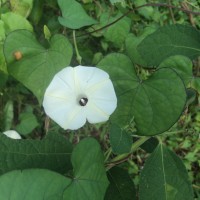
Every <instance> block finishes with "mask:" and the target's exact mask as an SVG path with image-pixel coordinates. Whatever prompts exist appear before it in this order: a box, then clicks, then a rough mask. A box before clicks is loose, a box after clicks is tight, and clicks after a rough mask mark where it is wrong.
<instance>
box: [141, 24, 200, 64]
mask: <svg viewBox="0 0 200 200" xmlns="http://www.w3.org/2000/svg"><path fill="white" fill-rule="evenodd" d="M138 51H139V53H140V55H141V57H142V58H143V59H144V60H145V62H146V63H148V65H149V66H151V65H153V66H158V65H159V64H160V63H161V62H162V61H163V60H165V59H166V58H168V57H169V56H174V55H183V56H186V57H189V58H190V59H195V58H196V57H197V56H199V55H200V32H199V31H198V30H197V29H195V28H193V27H190V26H184V25H169V26H164V27H161V28H159V29H158V30H157V31H155V32H154V33H153V34H151V35H149V36H147V37H146V38H145V39H144V40H143V41H142V42H141V43H140V45H139V46H138Z"/></svg>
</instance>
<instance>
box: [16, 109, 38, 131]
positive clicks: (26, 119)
mask: <svg viewBox="0 0 200 200" xmlns="http://www.w3.org/2000/svg"><path fill="white" fill-rule="evenodd" d="M19 120H20V123H19V124H18V125H17V126H16V128H15V129H16V131H17V132H18V133H20V134H21V135H26V134H29V133H31V132H32V131H33V130H34V129H35V128H36V127H37V126H38V125H39V123H38V121H37V118H36V116H35V115H34V113H33V109H32V108H31V107H27V108H26V110H25V111H24V112H22V113H20V115H19Z"/></svg>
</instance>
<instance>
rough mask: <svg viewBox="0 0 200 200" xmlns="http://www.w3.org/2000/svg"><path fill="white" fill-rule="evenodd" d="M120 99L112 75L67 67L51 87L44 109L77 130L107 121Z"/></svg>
mask: <svg viewBox="0 0 200 200" xmlns="http://www.w3.org/2000/svg"><path fill="white" fill-rule="evenodd" d="M116 106H117V98H116V95H115V90H114V87H113V84H112V82H111V80H110V78H109V75H108V74H107V73H106V72H105V71H103V70H101V69H99V68H96V67H85V66H80V65H79V66H77V67H66V68H64V69H62V70H61V71H60V72H58V73H57V74H56V75H55V76H54V78H53V80H52V81H51V83H50V85H49V86H48V87H47V89H46V92H45V95H44V100H43V107H44V110H45V112H46V114H47V115H48V116H49V117H50V118H51V119H53V120H54V121H55V122H56V123H57V124H59V125H60V126H61V127H62V128H64V129H71V130H76V129H79V128H80V127H82V126H83V125H84V124H85V123H86V121H88V122H89V123H92V124H93V123H99V122H105V121H107V120H108V119H109V116H110V115H111V114H112V113H113V112H114V110H115V108H116Z"/></svg>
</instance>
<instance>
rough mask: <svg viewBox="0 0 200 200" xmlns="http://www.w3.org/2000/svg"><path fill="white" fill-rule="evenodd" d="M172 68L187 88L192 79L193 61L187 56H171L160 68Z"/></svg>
mask: <svg viewBox="0 0 200 200" xmlns="http://www.w3.org/2000/svg"><path fill="white" fill-rule="evenodd" d="M162 67H170V68H172V69H174V70H175V71H176V72H177V73H178V74H179V76H180V77H181V78H182V80H183V81H184V83H185V85H186V86H187V85H188V83H189V82H190V81H191V79H192V76H193V74H192V61H191V60H190V59H189V58H187V57H185V56H177V55H176V56H171V57H168V58H167V59H165V60H164V61H163V62H162V63H161V64H160V65H159V68H162Z"/></svg>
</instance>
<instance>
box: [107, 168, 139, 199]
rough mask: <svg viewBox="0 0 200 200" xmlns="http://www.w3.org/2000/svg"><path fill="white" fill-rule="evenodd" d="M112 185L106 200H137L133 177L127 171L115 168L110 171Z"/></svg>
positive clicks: (109, 176) (109, 177)
mask: <svg viewBox="0 0 200 200" xmlns="http://www.w3.org/2000/svg"><path fill="white" fill-rule="evenodd" d="M108 179H109V181H110V185H109V187H108V189H107V191H106V195H105V198H104V200H110V199H115V200H123V199H126V200H136V191H135V186H134V184H133V181H132V180H131V177H130V176H129V174H128V173H127V171H126V170H124V169H121V168H118V167H114V168H112V169H111V170H109V171H108Z"/></svg>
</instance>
